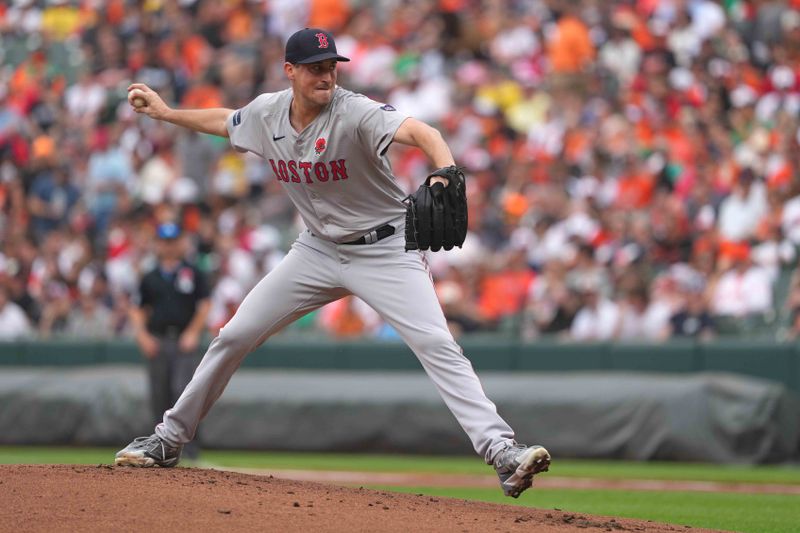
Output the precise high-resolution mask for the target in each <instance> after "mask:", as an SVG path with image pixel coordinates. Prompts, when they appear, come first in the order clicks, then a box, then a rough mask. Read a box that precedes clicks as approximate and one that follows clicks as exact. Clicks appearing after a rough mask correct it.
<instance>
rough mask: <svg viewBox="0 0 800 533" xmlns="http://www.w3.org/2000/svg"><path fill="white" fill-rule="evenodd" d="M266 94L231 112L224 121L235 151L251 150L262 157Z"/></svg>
mask: <svg viewBox="0 0 800 533" xmlns="http://www.w3.org/2000/svg"><path fill="white" fill-rule="evenodd" d="M268 96H269V95H266V94H262V95H261V96H259V97H257V98H256V99H255V100H253V101H252V102H250V103H249V104H247V105H246V106H244V107H242V108H240V109H237V110H236V111H234V112H233V113H231V114H230V115H229V116H228V119H227V120H226V121H225V126H226V127H227V128H228V137H230V141H231V146H233V147H234V148H235V149H236V150H237V151H239V152H253V153H254V154H256V155H260V156H262V157H263V155H264V154H263V153H262V152H263V148H262V147H263V143H262V139H263V138H264V135H265V130H264V120H263V118H262V117H263V115H264V111H265V105H266V101H267V97H268Z"/></svg>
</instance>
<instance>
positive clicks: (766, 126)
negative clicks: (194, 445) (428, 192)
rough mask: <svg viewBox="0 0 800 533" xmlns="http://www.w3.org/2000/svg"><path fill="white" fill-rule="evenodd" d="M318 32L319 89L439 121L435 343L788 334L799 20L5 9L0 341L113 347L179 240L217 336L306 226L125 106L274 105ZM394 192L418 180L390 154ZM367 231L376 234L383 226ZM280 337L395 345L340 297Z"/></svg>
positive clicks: (623, 4)
mask: <svg viewBox="0 0 800 533" xmlns="http://www.w3.org/2000/svg"><path fill="white" fill-rule="evenodd" d="M305 26H311V27H323V28H326V29H329V30H331V31H333V32H334V35H335V36H336V37H337V47H338V50H339V52H340V53H341V54H343V55H345V56H348V57H350V58H351V59H352V61H351V62H350V63H346V64H345V63H342V64H340V65H339V71H340V74H339V76H340V77H339V83H340V84H341V85H342V86H344V87H346V88H348V89H351V90H355V91H357V92H361V93H364V94H366V95H368V96H370V97H372V98H374V99H376V100H379V101H384V102H389V103H391V104H392V105H393V106H395V107H396V108H398V109H399V110H401V111H404V112H406V113H408V114H410V115H412V116H414V117H416V118H419V119H421V120H424V121H426V122H428V123H430V124H432V125H434V126H436V127H438V128H439V129H440V130H441V131H442V133H443V134H444V136H445V139H446V140H447V141H448V142H449V144H450V146H451V148H452V150H453V152H454V155H455V159H456V161H457V162H458V163H459V164H461V165H463V166H465V167H466V169H467V176H468V196H469V204H470V230H471V231H470V233H469V235H468V237H467V241H466V242H465V245H464V247H463V249H461V250H455V251H452V252H448V253H441V252H440V253H437V254H431V255H430V257H429V261H430V264H431V267H432V272H433V275H434V280H435V283H436V288H437V292H438V294H439V297H440V300H441V302H442V305H443V307H444V309H445V313H446V316H447V318H448V320H449V321H450V324H451V326H452V329H453V331H454V333H456V334H458V335H460V334H466V333H481V332H497V333H499V334H503V335H514V336H519V337H520V338H522V339H525V340H531V339H536V338H538V337H540V336H544V335H556V336H559V337H560V338H564V339H572V340H575V341H610V340H621V341H623V340H630V341H660V340H664V339H668V338H675V337H685V338H699V339H708V338H713V337H714V336H717V335H748V336H763V337H766V338H775V339H778V340H791V339H793V338H794V337H795V336H796V335H797V333H798V332H800V276H798V275H795V274H796V265H797V251H798V247H799V246H800V180H798V179H797V177H796V176H797V173H798V172H800V150H798V143H800V129H799V128H800V119H799V118H798V116H799V113H800V1H797V0H792V1H755V0H725V1H723V2H716V1H711V0H614V1H600V0H582V1H579V0H506V1H501V0H438V1H437V0H380V1H377V2H367V1H363V0H352V1H348V0H274V1H270V0H263V1H248V0H195V1H193V0H172V1H166V0H164V1H160V0H109V1H106V2H99V1H96V0H74V1H68V0H60V1H59V0H12V1H10V2H5V3H3V4H2V5H0V58H2V63H1V64H2V67H0V338H3V339H10V338H15V337H23V338H31V337H37V336H38V337H39V338H48V337H60V336H74V337H79V338H82V339H85V338H115V337H124V336H126V335H129V331H130V325H129V320H128V315H129V309H130V306H131V305H132V301H135V298H136V291H137V286H138V280H139V277H140V275H141V273H142V272H143V271H145V270H146V269H147V268H148V267H150V266H151V265H152V264H153V261H154V256H153V253H154V250H153V241H154V238H153V235H154V230H155V227H156V225H157V224H158V223H159V222H163V221H166V220H177V221H179V222H180V224H181V226H182V227H183V229H184V234H185V235H186V239H185V243H184V244H185V247H186V254H187V255H188V256H189V257H191V258H192V259H193V260H195V261H196V262H197V264H198V265H199V266H200V268H202V269H203V270H204V271H205V272H207V273H208V275H209V276H210V279H211V280H212V282H213V283H212V286H213V292H212V296H211V299H212V311H211V314H210V317H209V323H208V329H209V332H210V333H212V334H213V333H214V332H216V331H217V330H218V329H219V327H221V325H223V324H224V323H225V322H226V321H227V319H228V318H229V317H230V316H231V314H232V313H233V312H234V311H235V309H236V307H237V305H238V304H239V302H240V301H241V299H242V298H243V297H244V295H245V294H246V293H247V291H248V290H249V289H250V288H251V287H252V286H253V285H254V284H255V283H256V282H257V281H258V280H259V279H260V278H261V277H262V276H263V275H264V274H265V273H267V272H269V271H270V270H271V269H272V268H273V267H274V266H275V264H276V263H277V262H278V261H280V259H281V257H282V256H283V254H284V253H285V252H286V250H288V247H289V246H290V245H291V242H292V241H293V239H294V238H295V237H296V236H297V234H298V233H299V232H300V231H302V223H301V222H300V221H299V219H298V217H297V214H296V212H295V210H294V209H293V208H292V206H291V205H290V203H289V201H288V199H287V198H286V196H285V195H284V194H283V193H282V192H281V189H280V185H279V183H278V182H277V181H276V179H275V176H274V175H273V174H272V171H271V169H270V168H269V166H268V165H265V164H263V162H262V161H261V160H259V159H258V158H257V157H256V156H253V155H252V154H244V155H243V154H240V153H237V152H235V151H234V150H232V149H231V148H230V146H229V144H228V143H227V140H226V139H222V138H216V137H213V136H207V135H200V134H194V133H190V132H187V131H184V130H180V129H178V128H174V127H172V126H170V125H165V124H163V123H159V122H156V121H153V120H150V119H147V118H145V117H140V116H138V115H136V114H135V113H133V112H132V111H131V109H130V108H129V106H128V104H127V102H126V87H127V86H128V84H129V83H131V82H132V81H137V82H143V83H146V84H148V85H149V86H150V87H152V88H153V89H155V90H157V91H158V92H159V93H160V94H161V95H162V97H164V99H165V100H166V101H168V103H170V104H172V105H176V106H181V107H184V108H199V107H229V108H237V107H241V106H243V105H244V104H246V103H247V102H249V101H250V100H251V99H252V98H253V97H255V96H256V95H257V94H260V93H263V92H271V91H276V90H281V89H283V88H285V87H287V82H286V81H285V79H284V77H283V71H282V65H283V46H284V43H285V40H286V38H287V37H288V35H290V34H291V33H293V32H294V31H295V30H296V29H298V28H302V27H305ZM390 156H391V159H392V163H393V168H394V171H395V174H396V175H397V177H398V179H399V180H400V183H401V184H402V186H403V187H404V188H405V189H407V190H408V191H411V190H413V189H414V188H416V186H417V185H418V183H419V182H420V181H421V180H422V179H423V178H424V176H425V175H426V174H427V172H429V171H430V170H431V169H430V168H429V166H428V164H427V162H426V160H425V158H424V156H423V154H422V153H421V152H420V151H418V150H413V149H410V148H406V147H402V146H394V147H393V148H392V149H391V150H390ZM379 222H381V221H376V223H379ZM290 329H295V330H302V331H303V332H304V333H309V332H319V333H320V334H324V335H330V336H333V337H339V338H342V337H344V338H347V337H350V338H352V337H378V338H391V337H393V336H394V333H393V332H392V330H391V329H390V328H388V327H387V326H386V325H385V324H383V323H382V321H381V320H380V318H379V317H377V316H376V315H375V314H374V312H373V311H372V310H371V309H370V308H368V307H367V306H366V305H365V304H364V303H363V302H361V301H359V300H355V299H352V298H346V299H344V300H341V301H340V302H336V303H334V304H331V305H329V306H327V307H325V308H323V309H322V310H320V311H318V312H315V313H313V314H312V315H309V316H308V317H305V318H304V319H301V320H300V321H299V322H298V323H297V324H295V325H293V326H291V327H290Z"/></svg>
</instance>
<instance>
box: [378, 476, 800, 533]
mask: <svg viewBox="0 0 800 533" xmlns="http://www.w3.org/2000/svg"><path fill="white" fill-rule="evenodd" d="M372 488H377V489H382V490H393V491H397V492H410V493H416V494H418V493H422V494H428V495H432V496H447V497H451V498H464V499H468V500H481V501H487V502H495V503H505V504H508V503H511V504H514V505H522V506H528V507H536V508H538V509H554V508H557V509H560V510H562V511H570V512H574V513H587V514H599V515H607V516H621V517H627V518H639V519H643V520H654V521H656V522H666V523H671V524H677V525H681V526H683V525H689V526H692V527H705V528H711V529H724V530H730V531H743V532H748V533H749V532H752V533H794V532H796V531H798V524H800V497H798V496H791V495H783V494H730V493H697V492H650V491H647V492H644V491H643V492H632V491H622V490H605V491H603V490H566V489H563V490H556V489H538V490H534V491H532V492H531V491H528V492H526V493H525V494H523V495H522V496H521V497H520V498H519V499H518V500H510V499H509V498H506V497H504V496H503V495H502V494H501V493H500V492H499V491H496V490H491V489H467V488H462V489H450V488H448V489H442V488H430V487H403V488H397V487H372Z"/></svg>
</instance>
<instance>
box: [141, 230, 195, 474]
mask: <svg viewBox="0 0 800 533" xmlns="http://www.w3.org/2000/svg"><path fill="white" fill-rule="evenodd" d="M156 233H157V236H158V240H157V244H156V247H157V254H158V265H156V267H155V268H154V269H153V270H151V271H150V272H148V273H147V274H145V276H144V277H143V278H142V281H141V283H140V285H139V302H138V306H134V307H133V309H132V312H131V315H132V321H133V325H134V328H135V334H136V343H137V344H138V345H139V348H140V349H141V350H142V354H143V355H144V357H145V358H146V359H147V362H148V374H149V377H150V407H151V409H152V412H153V419H154V420H155V421H156V422H158V421H160V420H161V417H162V415H163V414H164V411H166V410H167V409H170V408H171V407H172V406H173V405H174V404H175V402H176V401H177V399H178V397H179V396H180V395H181V393H182V392H183V389H184V388H185V387H186V385H187V384H188V383H189V381H190V380H191V379H192V375H193V374H194V371H195V369H196V368H197V365H198V364H199V363H200V353H199V351H198V349H197V348H198V345H199V343H200V338H201V336H202V334H203V329H204V327H205V324H206V317H207V316H208V310H209V307H210V301H209V287H208V282H207V281H206V278H205V276H204V275H203V273H202V272H200V271H199V270H198V269H197V267H195V266H194V265H192V264H190V263H189V262H188V261H187V260H186V259H185V257H184V256H185V252H184V241H183V239H182V238H181V230H180V227H178V225H177V224H174V223H171V222H169V223H164V224H160V225H159V226H158V228H157V230H156ZM198 451H199V449H198V447H197V445H196V444H194V443H192V445H187V446H186V447H185V448H184V454H185V456H186V457H187V458H189V459H196V458H197V455H198Z"/></svg>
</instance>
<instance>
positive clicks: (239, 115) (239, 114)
mask: <svg viewBox="0 0 800 533" xmlns="http://www.w3.org/2000/svg"><path fill="white" fill-rule="evenodd" d="M241 123H242V111H241V110H239V111H237V112H236V113H235V114H234V115H233V125H234V126H238V125H239V124H241Z"/></svg>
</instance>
